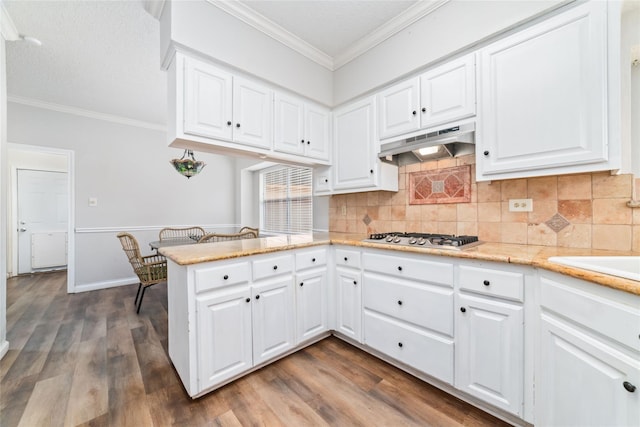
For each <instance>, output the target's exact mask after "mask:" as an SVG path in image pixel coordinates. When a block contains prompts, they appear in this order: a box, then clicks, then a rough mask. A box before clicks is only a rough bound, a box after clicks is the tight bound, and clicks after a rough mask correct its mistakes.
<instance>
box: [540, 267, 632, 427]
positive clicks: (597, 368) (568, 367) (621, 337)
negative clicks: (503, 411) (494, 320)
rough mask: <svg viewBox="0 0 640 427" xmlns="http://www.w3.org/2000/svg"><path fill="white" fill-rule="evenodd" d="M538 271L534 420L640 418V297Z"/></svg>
mask: <svg viewBox="0 0 640 427" xmlns="http://www.w3.org/2000/svg"><path fill="white" fill-rule="evenodd" d="M544 276H546V277H542V279H541V283H540V306H541V307H540V319H539V333H540V359H539V366H538V369H537V371H538V376H537V382H536V425H541V426H542V425H556V426H559V425H562V426H581V427H582V426H638V425H640V389H639V388H638V387H640V340H639V339H638V337H639V336H638V333H639V331H640V303H639V297H638V296H637V295H632V294H628V293H625V292H620V291H616V290H613V289H608V288H604V287H602V286H598V285H594V284H592V283H588V282H584V281H581V280H577V279H572V278H567V277H564V276H560V275H555V274H547V273H545V274H544Z"/></svg>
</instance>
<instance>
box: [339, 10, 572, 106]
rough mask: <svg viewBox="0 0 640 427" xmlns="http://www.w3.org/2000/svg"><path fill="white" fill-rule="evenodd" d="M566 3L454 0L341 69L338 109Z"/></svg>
mask: <svg viewBox="0 0 640 427" xmlns="http://www.w3.org/2000/svg"><path fill="white" fill-rule="evenodd" d="M561 3H563V2H562V1H551V0H535V1H531V0H529V1H505V0H502V1H495V0H492V1H485V0H481V1H450V2H448V3H446V4H445V5H444V6H442V7H440V8H438V9H437V10H436V11H434V12H433V13H431V14H429V15H427V16H425V17H424V18H422V19H420V20H419V21H416V22H415V23H413V24H412V25H410V26H409V27H407V28H405V29H404V30H402V31H400V32H399V33H397V34H395V35H393V36H392V37H390V38H389V39H387V40H385V41H384V42H382V43H380V44H379V45H378V46H376V47H375V48H373V49H371V50H370V51H368V52H366V53H364V54H363V55H361V56H359V57H358V58H356V59H354V60H353V61H351V62H349V63H347V64H345V65H344V66H343V67H341V68H340V69H338V70H336V71H335V73H334V76H333V79H334V83H333V101H334V104H333V105H334V106H335V105H340V104H342V103H344V102H346V101H348V100H350V99H353V98H355V97H358V96H360V95H362V94H364V93H365V92H368V91H371V90H373V89H376V88H379V87H381V86H384V85H386V84H387V83H389V82H391V81H393V80H398V79H400V78H401V77H405V76H407V75H408V74H411V73H414V72H416V71H418V70H420V69H423V68H426V67H427V66H431V65H433V64H435V63H436V62H438V61H439V60H441V59H443V58H445V57H447V56H450V55H452V54H454V53H455V52H458V51H461V50H464V49H466V48H469V47H471V46H473V45H475V44H477V43H479V42H480V41H482V40H483V39H485V38H487V37H490V36H492V35H495V34H496V33H498V32H500V31H503V30H505V29H507V28H510V27H512V26H514V25H516V24H517V23H519V22H522V21H524V20H527V19H530V18H531V17H533V16H536V15H538V14H540V13H542V12H544V11H547V10H549V9H551V8H554V7H557V6H558V5H559V4H561Z"/></svg>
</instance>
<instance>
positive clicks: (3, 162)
mask: <svg viewBox="0 0 640 427" xmlns="http://www.w3.org/2000/svg"><path fill="white" fill-rule="evenodd" d="M0 7H2V4H1V3H0ZM0 13H1V12H0ZM4 43H5V40H4V37H3V36H2V35H1V34H0V260H4V259H6V258H7V257H6V254H7V217H6V212H7V209H6V200H7V197H6V194H7V192H6V181H7V180H6V173H7V72H6V61H5V45H4ZM8 350H9V343H8V342H7V271H6V263H5V262H2V261H0V359H2V357H3V356H4V355H5V354H6V353H7V351H8Z"/></svg>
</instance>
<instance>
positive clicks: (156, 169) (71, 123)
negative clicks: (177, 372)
mask: <svg viewBox="0 0 640 427" xmlns="http://www.w3.org/2000/svg"><path fill="white" fill-rule="evenodd" d="M8 122H9V123H10V124H11V126H10V127H9V133H8V141H9V142H11V143H17V144H28V145H36V146H46V147H54V148H61V149H68V150H73V151H74V153H75V165H74V167H75V204H76V209H75V228H76V233H75V236H74V239H75V244H76V257H75V265H76V276H75V288H76V291H80V290H86V289H92V288H98V287H106V286H111V285H118V284H122V283H123V281H126V280H128V279H131V278H132V277H133V276H132V271H131V269H130V266H129V264H128V263H127V261H126V258H125V256H124V254H123V253H122V249H121V247H120V244H119V242H118V240H117V239H116V237H115V235H116V234H117V232H118V231H119V230H131V232H132V234H134V235H135V236H136V237H137V238H138V239H139V241H140V245H141V249H142V250H143V252H149V247H148V242H149V241H151V240H157V235H158V234H157V233H158V230H159V229H160V228H162V227H164V226H169V225H176V226H177V225H203V226H206V227H208V228H210V229H217V228H218V227H228V226H233V225H235V224H236V222H237V221H236V210H235V192H234V188H235V180H236V178H235V176H236V174H235V160H234V159H230V158H228V157H224V156H218V155H214V154H205V153H196V158H197V159H198V160H204V161H205V162H206V163H207V166H206V167H205V168H204V170H203V171H202V172H201V174H200V175H198V176H195V177H193V178H191V179H189V180H187V178H185V177H183V176H181V175H179V174H178V173H177V172H175V170H173V168H172V166H171V165H170V164H169V160H170V159H171V158H175V157H180V156H181V155H182V150H178V149H175V148H169V147H167V146H166V142H165V138H166V136H165V134H164V132H163V131H158V130H154V129H147V128H142V127H134V126H131V125H124V124H119V123H114V122H109V121H105V120H98V119H93V118H89V117H82V116H78V115H72V114H67V113H62V112H57V111H52V110H48V109H43V108H37V107H33V106H27V105H22V104H17V103H14V102H9V104H8ZM89 197H96V198H97V199H98V206H97V207H89V206H88V199H89Z"/></svg>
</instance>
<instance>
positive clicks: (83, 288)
mask: <svg viewBox="0 0 640 427" xmlns="http://www.w3.org/2000/svg"><path fill="white" fill-rule="evenodd" d="M138 283H140V280H139V279H138V278H137V277H136V276H131V277H126V278H124V279H116V280H104V281H101V282H92V283H85V284H83V285H76V287H75V289H74V291H73V293H79V292H89V291H97V290H99V289H108V288H117V287H118V286H126V285H134V284H138Z"/></svg>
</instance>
